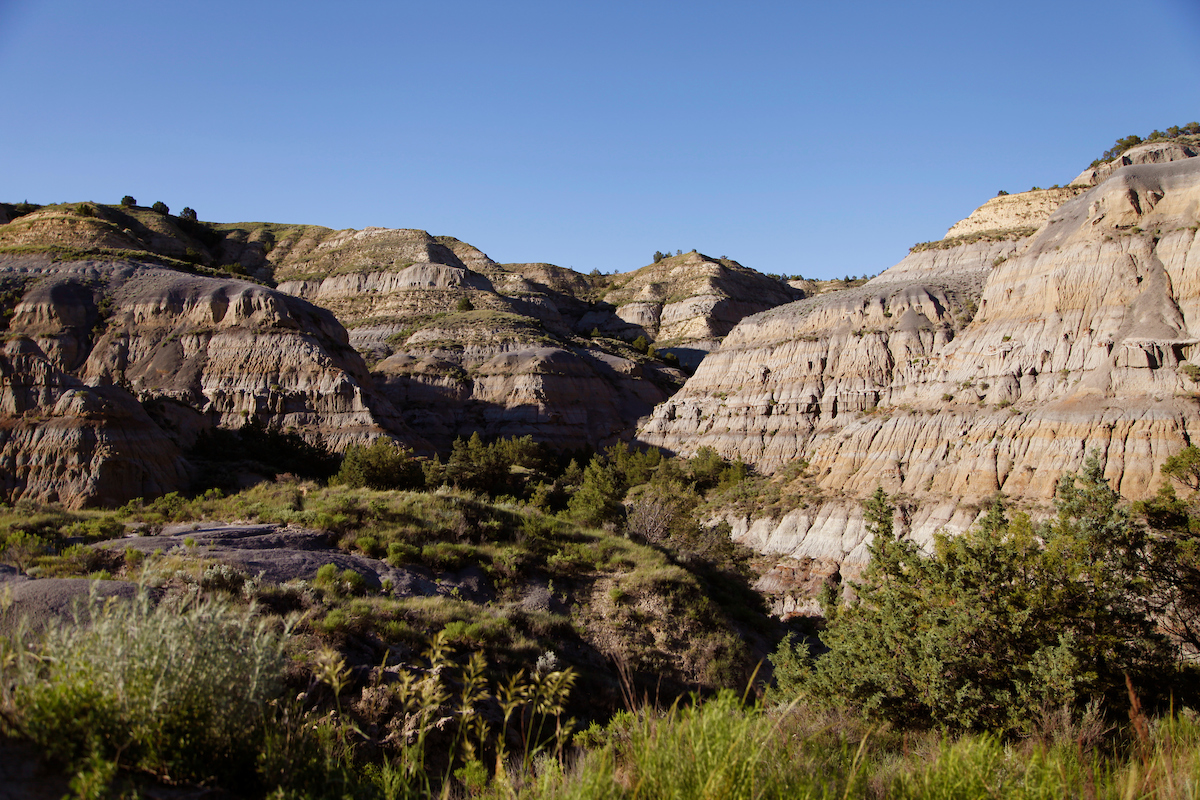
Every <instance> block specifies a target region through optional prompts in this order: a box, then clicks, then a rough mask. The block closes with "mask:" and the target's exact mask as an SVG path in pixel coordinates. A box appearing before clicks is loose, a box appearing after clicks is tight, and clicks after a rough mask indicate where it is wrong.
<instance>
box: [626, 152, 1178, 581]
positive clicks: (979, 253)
mask: <svg viewBox="0 0 1200 800" xmlns="http://www.w3.org/2000/svg"><path fill="white" fill-rule="evenodd" d="M1054 191H1059V192H1061V191H1062V190H1054ZM1070 192H1071V193H1074V190H1070ZM1026 194H1027V195H1030V198H1029V205H1030V206H1031V208H1029V209H1028V214H1030V215H1033V214H1035V212H1036V213H1039V214H1040V213H1045V212H1044V211H1043V209H1046V207H1047V206H1049V205H1052V203H1049V202H1045V201H1046V198H1047V195H1046V194H1044V193H1043V194H1041V195H1039V194H1038V193H1035V192H1031V193H1026ZM1010 197H1012V198H1015V199H1017V200H1020V198H1021V196H1020V195H1013V196H1010ZM1011 202H1013V201H1011V200H1010V201H1009V203H1011ZM1010 211H1011V209H1010V210H1009V211H1006V212H1005V214H1006V215H1007V216H1006V218H1007V219H1010V220H1013V221H1014V222H1015V223H1024V222H1025V220H1026V219H1027V218H1028V217H1022V216H1021V215H1018V214H1014V213H1010ZM988 213H991V212H989V211H987V206H985V207H984V209H981V210H980V211H978V212H976V215H979V216H980V217H982V216H984V215H985V214H988ZM976 215H972V216H973V217H974V216H976ZM989 224H990V223H989ZM960 226H963V227H959V226H955V227H956V228H958V229H959V230H960V231H961V230H963V229H964V228H965V227H966V226H964V225H963V223H960ZM1023 227H1024V226H1023V224H1022V228H1023ZM1022 228H1018V229H1011V228H1010V229H1008V230H1004V229H998V228H989V229H988V232H987V233H980V234H979V235H974V234H970V233H968V234H967V235H960V236H956V237H954V238H948V239H946V240H943V242H939V243H934V244H933V245H927V246H918V247H917V248H914V251H913V252H912V253H911V254H910V255H909V256H908V257H907V258H905V259H904V260H903V261H902V262H900V263H899V264H897V265H896V266H895V267H893V268H892V269H890V270H887V271H886V272H884V273H882V274H881V275H879V276H878V277H877V278H875V279H874V280H872V281H870V282H869V283H868V284H867V285H866V286H864V287H862V288H861V289H858V290H852V291H850V292H845V293H842V294H840V295H835V296H833V297H832V298H829V299H824V298H813V299H810V300H805V301H801V302H798V303H793V304H790V305H787V306H782V307H779V308H776V309H773V310H771V311H768V312H765V313H763V314H758V315H755V316H753V317H749V318H747V319H746V320H743V321H742V322H741V323H740V324H739V325H738V326H737V327H736V328H735V329H734V331H733V332H732V333H731V334H730V335H729V336H728V337H727V338H726V339H725V341H724V342H723V343H722V346H721V347H720V349H718V350H717V351H716V352H715V353H713V354H712V355H710V356H709V357H708V358H707V359H706V360H705V361H704V363H702V364H701V366H700V368H699V370H697V372H696V375H695V376H694V377H693V378H692V379H691V380H690V381H689V382H688V384H687V386H686V387H685V389H684V390H683V391H682V392H680V393H679V394H678V395H676V396H675V397H674V398H672V399H671V400H670V401H669V402H667V403H664V404H663V405H662V406H661V407H660V408H659V409H657V410H656V413H655V415H654V417H653V418H652V419H651V421H650V422H649V423H648V424H646V425H645V426H644V427H643V428H642V430H641V431H640V436H641V438H643V439H644V440H646V441H648V442H651V443H653V444H657V445H661V446H665V447H667V448H669V449H672V450H676V451H682V452H691V451H693V450H694V449H695V448H697V447H699V446H701V445H706V444H707V445H712V446H714V447H716V448H717V449H718V450H719V451H720V452H722V453H723V454H725V455H740V456H741V457H743V458H745V459H747V460H749V461H751V462H753V463H755V464H756V465H758V466H759V467H760V468H761V469H764V470H767V471H775V470H777V469H778V468H780V467H781V466H783V465H785V464H791V463H794V462H796V461H798V460H800V461H803V462H805V463H806V464H807V469H806V470H805V471H804V472H803V473H800V474H797V472H798V471H796V470H793V471H791V472H789V475H788V483H789V486H788V487H786V488H785V489H784V491H785V492H786V491H797V492H799V491H803V492H804V493H805V495H806V496H805V500H804V507H803V508H793V510H791V511H789V512H787V513H784V514H782V516H776V517H775V518H763V519H758V520H755V519H751V518H750V516H749V515H748V516H747V517H745V518H743V519H741V520H740V523H739V527H738V531H737V532H738V534H739V535H740V536H741V537H742V538H743V539H744V540H745V541H746V542H748V543H751V544H753V545H754V546H756V547H757V548H759V549H761V550H765V551H767V552H774V553H779V554H787V555H793V556H795V557H797V558H810V559H817V562H814V563H817V564H818V566H815V567H813V569H824V570H826V571H827V572H832V571H833V570H835V569H837V566H838V565H839V564H843V563H845V565H846V567H847V568H849V569H851V570H854V569H855V568H857V565H861V564H862V563H863V561H864V559H865V552H864V546H863V545H864V537H865V531H864V529H863V525H862V520H861V510H860V504H861V501H862V499H863V498H865V497H866V496H867V495H868V494H869V493H870V492H871V491H873V490H874V489H875V487H877V486H883V488H884V489H885V490H887V491H888V492H889V493H891V494H894V495H898V497H899V501H900V517H901V519H900V521H901V522H902V523H903V525H904V527H905V528H906V529H907V530H908V531H909V532H910V533H911V534H912V535H913V536H915V537H916V538H917V539H918V540H920V541H928V540H929V538H930V537H931V536H932V534H933V532H934V531H936V530H937V529H939V528H942V527H946V528H948V529H951V530H962V529H963V528H965V527H966V526H967V525H969V524H970V522H971V521H972V520H973V519H974V517H975V516H976V514H977V512H978V509H979V504H980V503H981V502H982V501H984V500H985V499H986V498H988V497H989V496H991V495H993V494H994V493H995V492H997V491H1002V492H1004V493H1005V494H1006V495H1008V496H1009V497H1010V498H1013V499H1015V500H1017V501H1019V502H1022V503H1026V504H1029V505H1031V506H1034V507H1036V506H1039V505H1040V504H1044V503H1046V502H1047V501H1048V500H1049V499H1050V498H1051V497H1052V496H1053V492H1054V487H1055V485H1056V483H1057V481H1058V479H1059V478H1060V477H1061V476H1062V475H1063V474H1064V473H1065V472H1068V471H1072V470H1075V469H1078V468H1079V467H1080V466H1081V465H1082V463H1083V460H1084V458H1085V456H1086V454H1088V453H1089V452H1096V453H1098V454H1099V456H1100V458H1101V460H1102V462H1103V463H1104V464H1105V469H1106V474H1107V476H1108V477H1109V479H1110V480H1111V481H1112V482H1113V484H1114V486H1116V487H1117V488H1118V489H1119V490H1120V491H1121V493H1122V494H1123V495H1125V496H1126V497H1129V498H1139V497H1145V496H1146V495H1147V494H1149V493H1151V492H1152V491H1153V490H1155V488H1156V485H1157V470H1158V466H1159V465H1160V464H1161V463H1162V462H1163V460H1164V459H1165V458H1166V457H1167V456H1169V455H1171V454H1173V453H1174V452H1176V451H1177V450H1178V449H1179V448H1180V447H1182V446H1183V445H1184V444H1185V443H1186V442H1187V441H1189V440H1192V438H1193V437H1194V436H1195V435H1196V434H1197V433H1198V432H1200V408H1198V407H1197V401H1196V396H1195V394H1194V392H1195V390H1196V389H1197V385H1196V383H1195V382H1194V381H1193V380H1192V378H1190V377H1189V372H1190V371H1191V370H1190V369H1185V368H1184V366H1185V362H1186V361H1187V360H1189V359H1192V360H1197V359H1200V350H1197V348H1196V346H1197V344H1198V343H1200V338H1197V335H1198V334H1200V282H1198V280H1200V279H1198V278H1197V275H1198V274H1200V242H1198V241H1197V231H1198V230H1200V159H1186V160H1183V161H1175V162H1171V163H1164V164H1147V165H1140V166H1139V165H1132V166H1126V167H1124V168H1121V169H1117V170H1115V171H1113V172H1112V173H1111V174H1110V176H1109V177H1108V178H1106V179H1105V180H1104V181H1103V182H1102V183H1100V184H1099V185H1097V186H1095V187H1094V188H1092V189H1090V190H1088V191H1086V192H1083V193H1081V194H1079V195H1078V196H1076V197H1074V198H1073V199H1069V200H1067V201H1066V202H1064V203H1063V204H1062V205H1058V206H1056V207H1054V208H1053V212H1052V213H1049V215H1048V219H1046V220H1045V222H1044V223H1043V224H1041V225H1040V226H1039V227H1038V228H1037V230H1036V232H1035V233H1033V234H1032V235H1025V234H1026V233H1027V231H1026V230H1023V229H1022ZM954 230H955V229H953V228H952V229H951V232H954ZM1194 374H1200V373H1194ZM780 480H783V478H782V477H781V478H780Z"/></svg>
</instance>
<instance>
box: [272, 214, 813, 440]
mask: <svg viewBox="0 0 1200 800" xmlns="http://www.w3.org/2000/svg"><path fill="white" fill-rule="evenodd" d="M322 230H324V229H319V230H314V229H312V228H305V229H303V230H302V231H299V232H294V233H289V234H288V235H287V236H285V237H284V238H282V239H280V240H278V241H277V243H276V244H275V246H274V248H273V250H272V251H271V253H270V259H271V261H272V263H273V265H274V273H275V276H276V278H277V279H279V280H280V281H281V282H280V284H279V288H280V289H281V290H282V291H286V292H290V293H293V294H296V295H298V296H300V297H303V298H305V299H308V300H310V301H312V302H314V303H317V304H319V305H322V306H324V307H326V308H329V309H330V310H332V311H333V312H334V313H335V314H336V315H337V316H338V318H339V319H340V320H341V321H342V322H343V323H344V324H345V325H346V326H347V327H348V328H349V329H350V336H351V343H352V344H353V345H354V346H355V347H356V348H358V349H359V350H360V351H361V352H363V353H364V354H366V355H367V357H368V358H369V359H370V361H371V362H372V363H373V367H372V370H373V373H374V375H375V378H376V381H377V382H378V384H379V386H380V389H381V391H382V392H384V393H385V394H386V395H387V397H388V398H389V399H390V400H391V402H392V404H393V405H394V406H395V407H396V408H397V409H400V411H401V413H402V414H403V416H404V418H405V419H406V420H407V421H408V422H409V423H410V424H411V425H412V426H413V427H415V428H418V429H420V430H421V431H422V432H423V433H424V434H425V435H426V436H427V437H428V438H429V439H430V440H431V441H432V442H433V443H434V444H435V445H436V446H437V447H438V448H439V449H447V448H448V447H449V445H450V443H451V442H452V441H453V439H454V438H456V437H458V436H466V435H469V434H470V433H472V432H473V431H477V430H478V431H482V432H483V433H484V435H485V436H524V435H532V436H534V437H535V438H537V439H539V440H541V441H545V442H549V443H551V444H553V445H557V446H559V447H582V446H586V445H592V446H596V445H602V444H607V443H610V442H612V441H615V440H617V439H622V438H628V437H629V436H630V435H631V434H632V431H633V429H634V428H635V427H636V424H637V422H638V420H639V419H640V418H643V417H645V416H647V415H649V413H650V412H651V410H652V409H653V408H654V406H655V405H656V404H658V403H660V402H662V401H663V400H665V399H667V398H668V397H670V395H671V394H672V393H673V392H674V391H676V390H677V389H678V388H679V386H680V385H681V384H682V381H683V374H682V373H681V372H680V371H679V370H677V369H673V368H671V367H668V366H667V365H666V364H664V363H663V362H662V361H660V360H657V359H654V358H650V357H647V356H646V355H643V354H640V353H638V352H636V351H634V350H632V349H631V348H629V347H628V346H626V345H624V344H622V342H627V341H631V340H633V339H635V338H636V337H637V336H639V335H641V336H646V337H647V338H648V339H649V340H650V341H658V342H660V343H663V344H664V345H666V346H668V347H669V348H670V349H669V350H667V352H674V353H676V354H678V355H679V357H680V358H681V360H682V362H683V363H684V365H685V366H688V365H692V364H695V363H698V362H699V360H700V358H702V357H703V355H704V353H706V352H707V351H708V350H710V349H712V347H714V346H715V345H716V343H717V342H718V341H719V340H720V338H721V337H722V336H724V335H725V334H726V333H728V331H729V329H730V328H732V326H733V324H734V323H735V322H736V321H737V320H739V319H741V318H742V317H743V316H745V315H747V314H749V313H752V312H755V311H761V310H764V309H767V308H770V307H772V306H774V305H778V304H779V303H784V302H788V301H789V300H792V299H795V298H796V297H798V296H800V295H801V293H800V292H798V291H796V290H794V289H792V288H790V287H788V286H787V285H786V284H783V283H781V282H779V281H776V280H774V279H771V278H767V277H766V276H763V275H760V274H759V273H756V272H754V271H753V270H748V269H746V268H744V267H742V266H740V265H738V264H736V262H730V261H717V260H714V259H709V258H707V257H705V256H702V255H700V254H699V253H689V254H687V255H682V256H678V257H673V258H668V259H664V260H663V261H662V262H661V263H659V264H654V265H651V266H649V267H645V268H643V269H641V270H638V271H636V272H633V273H630V274H629V275H623V276H619V277H618V278H613V279H606V278H604V277H601V276H584V275H580V274H579V273H576V272H573V271H572V270H567V269H563V268H561V267H555V266H553V265H550V264H497V263H496V262H494V261H492V260H491V259H490V258H488V257H487V256H486V255H485V254H483V253H482V252H480V251H479V250H477V249H476V248H474V247H472V246H470V245H468V244H466V243H464V242H460V241H458V240H457V239H452V238H450V237H432V236H430V235H429V234H428V233H425V232H424V231H417V230H392V229H384V228H368V229H367V230H364V231H337V232H333V231H325V232H324V233H322V232H321V231H322ZM610 280H611V281H615V284H614V283H610ZM593 331H597V332H599V333H600V334H601V336H600V337H599V338H594V339H593V338H589V334H590V333H592V332H593Z"/></svg>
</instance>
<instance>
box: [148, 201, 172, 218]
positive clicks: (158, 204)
mask: <svg viewBox="0 0 1200 800" xmlns="http://www.w3.org/2000/svg"><path fill="white" fill-rule="evenodd" d="M150 210H151V211H156V212H158V213H159V214H164V215H165V214H170V213H171V209H170V208H168V207H167V204H166V203H164V202H163V201H162V200H155V201H154V205H152V206H150Z"/></svg>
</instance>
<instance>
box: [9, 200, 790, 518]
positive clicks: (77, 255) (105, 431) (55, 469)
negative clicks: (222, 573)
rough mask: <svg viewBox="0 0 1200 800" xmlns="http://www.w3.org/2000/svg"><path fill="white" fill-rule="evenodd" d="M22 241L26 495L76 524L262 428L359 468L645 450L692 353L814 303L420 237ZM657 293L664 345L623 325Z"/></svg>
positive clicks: (187, 235) (26, 228) (67, 231)
mask: <svg viewBox="0 0 1200 800" xmlns="http://www.w3.org/2000/svg"><path fill="white" fill-rule="evenodd" d="M0 222H3V224H0V277H2V278H3V280H4V287H5V291H4V296H3V302H4V311H5V313H6V315H7V316H6V318H7V319H8V320H9V334H8V335H9V341H10V344H9V347H8V352H9V353H10V356H9V358H10V361H9V366H8V368H9V370H10V374H11V375H12V377H11V378H10V380H9V381H8V382H7V384H6V387H7V389H8V391H9V393H10V394H11V395H12V396H13V397H12V399H10V400H9V401H7V403H6V406H5V407H6V409H7V411H8V414H7V416H5V417H4V419H3V420H2V421H0V424H2V425H3V426H4V427H5V428H6V429H8V430H9V431H10V432H9V434H8V436H7V438H6V439H5V442H6V445H5V446H6V449H5V451H4V452H5V454H6V460H5V461H4V462H0V463H4V464H6V465H7V466H5V467H4V468H3V471H2V477H3V487H4V490H5V491H6V492H7V493H8V496H9V497H11V498H13V499H16V498H19V497H30V498H38V499H42V500H53V499H60V500H62V501H63V502H66V503H68V504H69V505H80V504H95V503H110V502H122V501H124V500H125V499H128V498H131V497H137V496H141V495H147V496H151V495H157V494H161V493H164V492H168V491H173V490H177V489H183V488H186V487H187V486H189V485H191V484H192V483H193V482H194V480H196V474H197V469H198V468H197V466H196V465H195V464H194V463H192V461H193V460H194V459H192V460H189V458H188V456H187V451H188V450H189V449H190V448H192V447H193V446H195V445H196V442H197V439H198V437H199V436H200V434H201V433H203V432H204V431H207V430H210V429H213V428H223V429H236V428H239V427H240V426H242V425H244V424H246V423H248V422H255V423H257V424H260V425H262V426H264V427H271V426H276V427H277V428H278V429H279V430H281V431H284V430H286V431H294V432H295V433H296V434H298V435H300V436H302V437H305V438H306V439H307V440H308V441H309V442H312V443H316V444H320V445H326V444H327V445H329V446H332V447H333V448H334V449H336V450H341V449H343V448H344V447H345V446H346V445H347V444H349V443H351V442H356V441H364V440H366V439H370V438H373V437H377V436H381V435H386V436H391V437H395V438H397V439H399V440H400V441H403V442H405V443H407V444H408V445H410V446H412V447H414V448H416V449H417V450H418V451H421V452H425V453H432V452H434V451H440V452H442V453H443V454H444V453H447V452H448V451H449V449H450V446H451V444H452V443H453V441H454V440H455V439H456V438H458V437H466V436H470V435H471V434H472V433H474V432H477V431H478V432H480V433H482V434H483V435H484V436H485V437H487V438H494V437H499V436H525V435H532V436H534V437H535V438H536V439H537V440H539V441H543V442H547V443H549V444H551V445H553V446H555V447H558V448H584V447H599V446H602V445H604V444H608V443H611V442H614V441H618V440H622V439H628V438H629V437H630V436H632V433H633V431H634V429H635V427H636V424H637V421H638V420H639V419H641V418H644V417H646V416H648V415H649V414H650V412H651V411H652V410H653V408H654V407H655V405H657V404H658V403H661V402H662V401H664V400H666V399H667V398H668V397H670V396H671V394H673V393H674V392H675V391H676V390H678V388H679V387H680V386H681V385H682V384H683V381H684V379H685V373H684V372H683V371H682V370H681V369H680V366H681V364H680V359H679V358H678V356H677V355H676V354H677V353H678V354H679V355H682V356H683V357H684V359H685V361H684V364H685V365H690V364H694V363H696V362H697V361H698V360H699V358H700V357H702V355H703V353H704V352H705V350H707V349H711V347H713V346H714V345H715V343H716V342H717V341H719V339H720V337H721V336H723V335H724V334H725V333H726V332H728V330H729V329H730V327H732V325H733V324H734V322H736V321H737V319H740V318H741V316H744V315H745V314H747V313H751V312H753V311H760V310H764V309H766V308H770V307H771V306H772V305H775V304H777V303H781V302H786V301H788V300H790V299H793V298H795V297H797V296H800V295H801V292H799V291H798V290H795V289H793V288H791V287H789V286H787V285H786V284H784V283H783V282H781V281H778V280H776V279H773V278H768V277H766V276H762V275H760V274H758V273H755V272H754V271H753V270H748V269H746V268H744V267H741V266H740V265H737V264H736V263H735V262H727V261H726V262H719V261H716V260H713V259H708V258H706V257H704V256H701V255H699V254H697V253H690V254H687V255H685V256H680V257H673V258H668V259H665V260H664V261H663V262H661V263H659V264H654V265H651V266H649V267H645V268H643V269H642V270H639V271H637V272H635V273H632V274H631V275H628V276H614V277H606V276H595V275H581V274H579V273H576V272H574V271H572V270H568V269H564V268H561V267H556V266H554V265H550V264H541V263H531V264H498V263H496V262H494V261H492V260H491V259H490V258H488V257H487V256H486V255H485V254H484V253H482V252H481V251H479V250H478V249H476V248H474V247H472V246H471V245H468V244H466V243H464V242H461V241H459V240H457V239H454V238H452V237H446V236H439V237H434V236H431V235H429V234H428V233H426V232H424V231H418V230H406V229H400V230H392V229H381V228H368V229H366V230H363V231H353V230H349V231H334V230H331V229H328V228H321V227H318V226H311V225H283V224H275V223H247V224H220V225H218V224H212V223H205V222H199V221H197V220H195V219H192V218H188V217H179V216H173V215H171V214H169V213H165V212H164V211H162V209H161V208H160V209H159V210H154V209H149V208H144V207H140V206H136V205H120V206H108V205H102V204H98V203H90V202H84V203H69V204H60V205H54V206H44V207H41V206H34V205H30V204H4V205H0ZM269 287H275V288H269ZM638 292H640V293H641V294H642V295H643V300H642V301H641V303H640V305H638V306H637V307H638V308H640V309H646V308H650V307H651V306H653V308H654V309H656V310H655V311H654V312H653V314H656V315H657V317H656V320H657V319H658V318H660V317H661V318H662V319H663V320H664V323H665V324H664V325H662V326H660V325H659V324H658V323H657V322H656V323H655V324H653V325H645V326H642V325H630V324H629V323H628V322H627V321H626V320H624V319H623V318H622V317H621V313H622V309H625V310H628V309H629V308H631V307H633V306H630V305H629V304H628V303H626V302H625V300H626V298H627V297H628V296H629V295H630V294H631V293H638ZM289 298H295V299H289ZM647 298H648V299H649V301H651V302H647ZM653 303H657V305H653ZM660 327H661V330H660ZM639 336H641V337H644V338H645V339H647V340H649V341H650V342H655V341H657V340H661V339H662V338H663V337H664V336H669V337H670V338H669V341H667V342H665V344H669V345H671V346H672V347H670V348H663V349H662V350H656V349H654V348H649V347H647V346H644V345H642V346H639V347H634V346H632V344H631V343H632V342H633V341H634V340H635V339H637V337H639ZM100 395H104V397H105V398H106V399H105V400H104V401H103V402H101V401H100V400H99V399H95V398H98V397H99V396H100ZM67 397H70V398H72V399H71V401H70V402H67V400H64V398H67ZM84 398H91V399H84ZM35 417H36V419H37V424H36V425H32V426H31V424H30V420H31V419H33V418H35ZM35 430H36V431H38V434H37V435H35V434H34V431H35ZM52 431H53V432H55V433H53V434H51V432H52ZM121 431H125V432H124V433H122V432H121ZM32 453H36V456H35V457H32V458H30V457H29V455H30V454H32ZM118 465H119V466H118ZM203 469H207V467H204V468H201V471H203ZM254 474H256V473H255V469H252V468H248V469H247V471H246V474H245V479H246V480H252V479H253V475H254ZM110 475H111V477H108V476H110Z"/></svg>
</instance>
